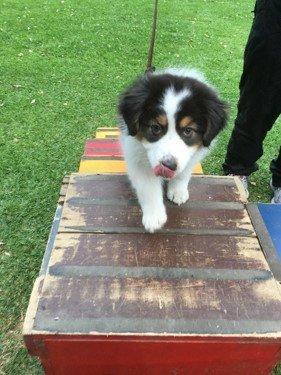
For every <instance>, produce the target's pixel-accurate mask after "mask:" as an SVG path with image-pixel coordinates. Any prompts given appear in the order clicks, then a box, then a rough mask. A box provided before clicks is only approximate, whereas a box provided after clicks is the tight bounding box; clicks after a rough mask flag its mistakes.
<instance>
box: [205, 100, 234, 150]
mask: <svg viewBox="0 0 281 375" xmlns="http://www.w3.org/2000/svg"><path fill="white" fill-rule="evenodd" d="M228 109H229V106H228V104H227V103H226V102H224V101H222V100H220V99H219V98H218V97H217V96H214V97H213V98H212V99H209V100H208V103H207V111H208V118H207V129H206V131H205V133H204V135H203V145H204V146H205V147H209V146H210V144H211V142H212V140H213V139H214V138H215V137H216V136H217V135H218V134H219V132H220V131H221V130H222V129H223V128H224V127H225V126H226V123H227V120H228Z"/></svg>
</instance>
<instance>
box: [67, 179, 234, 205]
mask: <svg viewBox="0 0 281 375" xmlns="http://www.w3.org/2000/svg"><path fill="white" fill-rule="evenodd" d="M207 181H208V183H207V182H206V179H204V178H202V177H201V176H193V177H192V179H191V182H190V186H189V193H190V197H189V200H190V201H221V202H240V201H241V196H240V192H239V190H238V188H237V186H236V184H235V182H234V180H233V179H231V178H229V177H226V178H215V177H211V178H209V179H208V180H207ZM68 192H69V196H77V197H83V198H91V199H93V198H99V199H101V198H112V197H114V198H115V199H120V198H121V199H132V198H135V194H134V192H133V190H132V188H131V185H130V183H129V180H128V178H127V176H120V175H113V176H107V175H98V176H97V175H84V176H81V175H77V174H76V175H75V174H74V175H72V178H71V181H70V185H69V191H68Z"/></svg>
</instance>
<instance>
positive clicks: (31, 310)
mask: <svg viewBox="0 0 281 375" xmlns="http://www.w3.org/2000/svg"><path fill="white" fill-rule="evenodd" d="M114 131H115V130H114ZM114 131H113V132H114ZM106 132H107V131H105V132H104V131H100V130H99V131H97V134H98V135H100V136H101V137H102V138H101V139H99V140H94V141H89V142H87V144H86V147H85V152H84V156H83V158H82V160H81V165H80V170H79V173H74V174H72V175H71V176H70V177H69V178H65V179H64V181H63V186H62V189H61V194H60V199H59V202H58V207H57V211H56V215H55V219H54V222H53V227H52V230H51V234H50V237H49V241H48V244H47V248H46V252H45V255H44V258H43V262H42V267H41V270H40V274H39V276H38V278H37V280H36V282H35V284H34V288H33V292H32V295H31V298H30V303H29V307H28V311H27V314H26V319H25V323H24V340H25V343H26V346H27V348H28V350H29V353H30V354H31V355H34V356H37V357H38V358H39V359H40V361H41V363H42V365H43V367H44V370H45V373H46V374H56V375H57V374H58V375H61V374H68V375H72V374H73V375H76V374H83V375H88V374H89V375H90V374H97V375H99V374H114V375H115V374H117V375H119V374H120V375H121V374H122V375H123V374H134V375H144V374H149V375H154V374H159V375H160V374H161V375H165V374H195V375H196V374H198V375H199V374H200V375H201V374H204V373H212V374H228V375H231V374H235V375H236V374H237V373H241V374H247V375H251V374H253V375H257V374H270V373H271V372H272V369H273V368H274V366H275V365H276V363H278V361H280V360H281V350H280V349H281V291H280V285H279V283H278V281H277V280H276V278H275V275H276V273H275V271H276V267H277V265H275V268H274V270H273V269H272V268H271V266H272V263H271V262H270V261H268V259H267V258H266V256H267V250H268V246H269V247H270V246H272V247H271V250H272V251H274V246H273V245H272V241H271V239H270V236H269V234H268V232H267V230H266V227H265V225H264V223H263V220H262V217H261V215H260V212H259V209H258V207H257V206H256V205H247V203H246V198H245V194H244V190H243V187H242V186H241V183H240V181H239V179H237V178H235V177H218V176H204V175H202V174H201V175H200V174H197V175H196V174H194V175H193V177H192V179H191V182H190V199H189V201H188V202H187V203H185V204H183V205H182V206H180V207H178V206H176V205H174V204H172V203H170V202H166V206H167V211H168V222H167V224H166V225H165V227H164V228H163V229H162V230H160V231H158V232H157V233H155V234H149V233H146V232H145V231H144V228H143V226H142V224H141V210H140V208H139V205H138V202H137V199H136V197H135V195H134V194H133V192H132V189H131V187H130V184H129V181H128V180H127V177H126V176H125V175H124V170H125V169H123V170H121V167H120V165H119V166H118V168H117V167H116V164H115V166H114V168H115V169H114V168H113V167H112V166H111V167H108V165H107V164H106V163H105V164H104V166H105V169H104V171H103V173H102V174H100V173H101V172H102V168H101V164H99V163H100V161H101V160H103V161H107V162H108V164H109V165H110V162H111V161H115V160H116V159H114V158H115V157H119V158H120V157H122V155H121V154H120V149H119V147H118V143H116V142H117V139H116V138H113V139H110V138H108V137H107V136H106ZM116 135H117V132H115V134H114V136H116ZM108 152H109V153H108ZM97 157H100V158H107V159H87V158H97ZM110 157H112V159H108V158H110ZM89 160H92V161H93V163H92V165H91V168H92V169H91V171H92V173H91V174H89V171H87V172H88V174H84V173H85V172H86V170H85V169H83V168H85V164H84V163H85V162H86V161H89ZM118 161H119V162H121V161H122V162H123V160H119V159H118ZM95 163H96V164H95ZM123 163H124V162H123ZM112 165H113V164H112ZM87 168H88V167H87ZM249 213H250V215H249ZM277 270H278V267H277ZM279 270H280V264H279Z"/></svg>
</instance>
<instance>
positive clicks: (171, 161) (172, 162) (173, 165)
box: [161, 157, 178, 171]
mask: <svg viewBox="0 0 281 375" xmlns="http://www.w3.org/2000/svg"><path fill="white" fill-rule="evenodd" d="M161 164H162V165H163V166H164V167H167V168H169V169H171V171H175V170H176V169H177V166H178V165H177V161H176V159H175V158H174V157H170V158H168V159H165V160H162V162H161Z"/></svg>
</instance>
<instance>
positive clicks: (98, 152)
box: [84, 139, 123, 157]
mask: <svg viewBox="0 0 281 375" xmlns="http://www.w3.org/2000/svg"><path fill="white" fill-rule="evenodd" d="M84 156H86V157H91V156H119V157H121V156H123V153H122V151H121V147H120V144H119V140H118V139H90V140H88V141H86V144H85V149H84Z"/></svg>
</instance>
